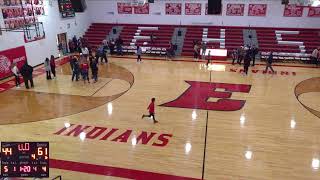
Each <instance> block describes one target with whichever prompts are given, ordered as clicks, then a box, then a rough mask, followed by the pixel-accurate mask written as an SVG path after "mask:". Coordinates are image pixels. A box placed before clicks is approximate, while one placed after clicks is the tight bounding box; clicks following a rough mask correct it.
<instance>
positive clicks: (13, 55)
mask: <svg viewBox="0 0 320 180" xmlns="http://www.w3.org/2000/svg"><path fill="white" fill-rule="evenodd" d="M26 61H27V55H26V50H25V48H24V46H20V47H17V48H13V49H8V50H5V51H0V79H3V78H5V77H8V76H10V75H12V72H11V67H12V64H13V63H14V62H15V63H17V66H18V68H19V69H20V68H21V67H22V66H23V65H24V63H25V62H26Z"/></svg>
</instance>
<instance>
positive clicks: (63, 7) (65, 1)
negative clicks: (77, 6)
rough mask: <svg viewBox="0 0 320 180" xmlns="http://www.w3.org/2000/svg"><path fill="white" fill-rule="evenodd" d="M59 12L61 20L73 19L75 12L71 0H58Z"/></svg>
mask: <svg viewBox="0 0 320 180" xmlns="http://www.w3.org/2000/svg"><path fill="white" fill-rule="evenodd" d="M58 3H59V11H60V13H61V17H62V18H68V17H75V15H76V14H75V12H74V9H73V7H72V3H71V0H58Z"/></svg>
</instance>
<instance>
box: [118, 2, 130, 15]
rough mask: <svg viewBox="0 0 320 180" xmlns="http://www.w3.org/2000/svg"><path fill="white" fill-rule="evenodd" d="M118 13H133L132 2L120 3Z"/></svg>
mask: <svg viewBox="0 0 320 180" xmlns="http://www.w3.org/2000/svg"><path fill="white" fill-rule="evenodd" d="M118 14H132V6H131V4H130V3H118Z"/></svg>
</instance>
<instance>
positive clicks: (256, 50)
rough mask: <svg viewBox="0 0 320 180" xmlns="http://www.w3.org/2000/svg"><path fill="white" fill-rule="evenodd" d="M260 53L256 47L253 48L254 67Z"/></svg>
mask: <svg viewBox="0 0 320 180" xmlns="http://www.w3.org/2000/svg"><path fill="white" fill-rule="evenodd" d="M258 53H259V49H258V48H257V47H256V46H253V48H252V66H254V65H255V62H256V55H257V54H258Z"/></svg>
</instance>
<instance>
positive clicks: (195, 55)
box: [193, 43, 199, 60]
mask: <svg viewBox="0 0 320 180" xmlns="http://www.w3.org/2000/svg"><path fill="white" fill-rule="evenodd" d="M193 58H194V59H195V60H198V58H199V45H198V44H197V43H196V44H195V45H194V46H193Z"/></svg>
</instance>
